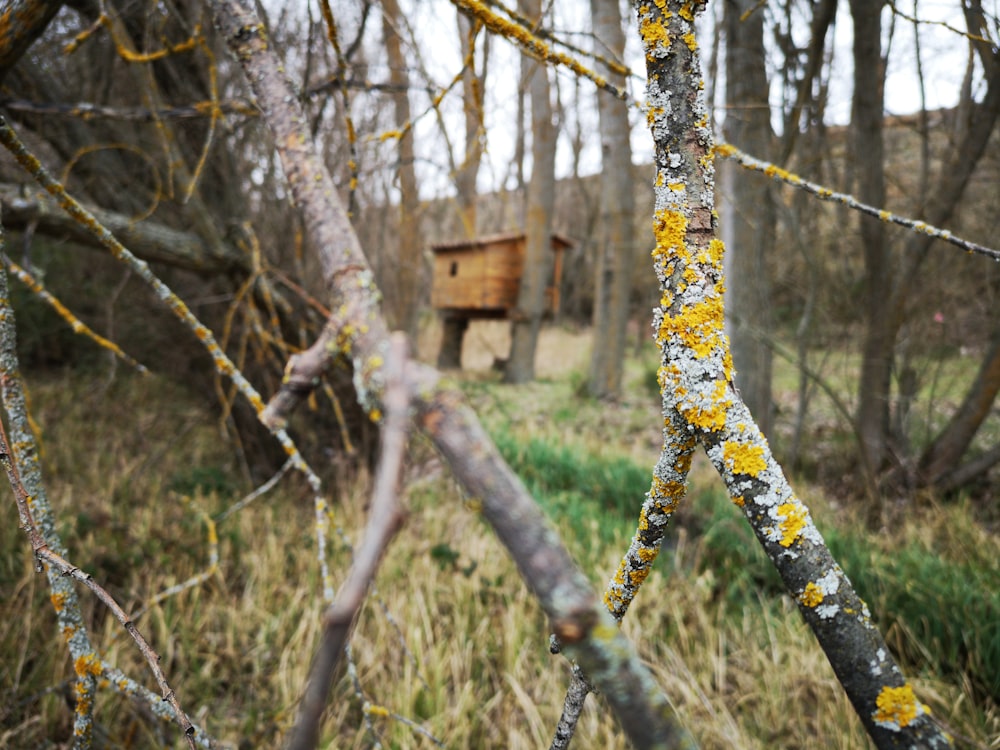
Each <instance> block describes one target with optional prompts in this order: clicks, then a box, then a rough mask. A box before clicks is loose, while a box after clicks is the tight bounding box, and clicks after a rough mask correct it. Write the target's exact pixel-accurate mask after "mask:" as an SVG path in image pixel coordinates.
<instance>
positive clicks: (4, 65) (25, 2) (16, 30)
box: [0, 0, 63, 81]
mask: <svg viewBox="0 0 1000 750" xmlns="http://www.w3.org/2000/svg"><path fill="white" fill-rule="evenodd" d="M62 6H63V0H9V2H6V3H4V5H3V8H0V81H2V80H3V79H4V77H5V76H6V75H7V71H9V70H10V69H11V68H12V67H14V64H15V63H17V61H18V60H20V59H21V55H23V54H24V53H25V52H26V51H27V49H28V47H30V46H31V43H32V42H34V41H35V40H36V39H37V38H38V37H39V36H41V35H42V32H43V31H45V29H46V28H47V27H48V25H49V21H51V20H52V19H53V18H55V15H56V13H58V12H59V9H60V8H62Z"/></svg>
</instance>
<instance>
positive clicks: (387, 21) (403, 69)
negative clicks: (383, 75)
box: [382, 0, 423, 338]
mask: <svg viewBox="0 0 1000 750" xmlns="http://www.w3.org/2000/svg"><path fill="white" fill-rule="evenodd" d="M401 21H402V18H401V15H400V10H399V3H398V2H397V0H382V30H383V36H384V38H385V51H386V56H387V57H388V60H389V82H390V83H391V84H392V86H393V92H394V93H392V94H391V96H392V105H393V110H394V112H395V115H396V122H397V124H398V127H399V128H400V129H401V131H402V135H401V136H400V138H399V165H398V171H397V174H398V176H399V232H398V234H397V235H396V236H397V245H396V257H395V262H393V263H392V264H391V266H392V271H391V274H392V279H391V282H390V283H386V282H388V281H389V279H383V285H384V288H385V289H386V292H387V294H386V313H387V315H388V317H389V323H390V325H392V326H394V327H395V328H400V329H402V330H405V331H406V332H407V333H408V334H409V335H410V337H411V338H413V337H415V335H416V329H417V307H418V305H419V302H420V299H419V292H420V290H421V289H422V288H423V284H421V283H420V277H421V271H422V263H421V246H422V244H423V243H422V240H421V231H420V215H419V214H420V195H419V193H418V192H417V175H416V171H415V170H414V160H415V155H414V149H413V128H412V127H410V119H411V115H410V95H409V91H408V89H409V84H410V75H409V73H408V72H407V63H406V56H405V55H404V54H403V47H402V44H401V39H400V33H399V29H400V26H401Z"/></svg>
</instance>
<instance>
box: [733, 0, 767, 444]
mask: <svg viewBox="0 0 1000 750" xmlns="http://www.w3.org/2000/svg"><path fill="white" fill-rule="evenodd" d="M756 5H757V3H756V0H726V3H725V19H724V22H725V29H726V121H725V124H724V126H723V129H724V132H725V135H726V139H727V140H728V141H730V142H731V143H733V144H735V145H737V146H739V147H740V148H742V149H745V150H747V151H749V152H751V153H754V154H762V155H763V158H765V159H770V158H771V150H772V149H771V144H772V133H771V113H770V108H769V106H768V90H769V86H768V80H767V69H766V66H765V50H764V14H763V13H761V12H753V13H749V15H746V17H745V18H744V14H746V13H747V12H748V11H751V10H753V9H754V7H755V6H756ZM720 178H721V179H720V182H721V184H722V188H723V189H722V191H721V193H722V197H723V200H726V199H728V205H727V206H726V210H725V211H723V213H722V215H721V221H722V236H723V241H724V242H725V243H726V246H727V247H728V248H729V252H728V253H727V254H726V260H727V261H728V262H727V268H726V278H727V279H728V283H727V288H726V308H727V313H728V315H727V323H728V330H727V333H728V334H729V337H730V341H731V350H732V354H733V364H734V365H735V367H736V373H737V374H736V385H737V387H738V388H739V389H740V393H741V394H743V400H744V401H745V402H746V405H747V406H748V407H749V408H750V413H751V414H753V415H754V419H756V420H757V424H758V426H759V427H760V429H761V432H763V433H764V434H765V435H768V436H770V435H771V433H772V429H771V428H772V422H773V419H772V411H773V409H772V406H771V367H772V361H771V360H772V353H771V348H770V347H768V346H764V345H762V342H761V336H762V335H764V334H767V333H768V332H770V330H771V327H772V319H773V316H772V314H771V284H770V279H769V278H768V273H767V257H768V253H769V251H770V250H771V249H772V248H773V246H774V232H775V210H774V198H773V193H772V190H771V181H770V180H769V179H768V178H767V177H765V176H764V175H760V174H755V173H751V172H748V171H747V170H743V169H740V167H739V165H737V164H735V163H733V162H731V161H727V162H724V163H723V164H722V165H721V173H720Z"/></svg>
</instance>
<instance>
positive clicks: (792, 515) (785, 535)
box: [778, 502, 806, 547]
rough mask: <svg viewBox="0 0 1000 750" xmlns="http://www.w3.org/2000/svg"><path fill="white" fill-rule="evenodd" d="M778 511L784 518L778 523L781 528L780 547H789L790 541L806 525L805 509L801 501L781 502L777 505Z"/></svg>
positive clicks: (793, 539) (796, 536)
mask: <svg viewBox="0 0 1000 750" xmlns="http://www.w3.org/2000/svg"><path fill="white" fill-rule="evenodd" d="M778 513H779V514H780V515H782V516H784V517H785V518H784V520H783V521H782V522H781V523H780V524H778V528H779V529H781V541H780V542H778V543H779V544H780V545H781V546H782V547H791V546H792V543H793V542H795V540H796V539H798V538H799V534H801V533H802V529H804V528H805V527H806V509H805V506H803V505H802V504H801V503H798V502H795V503H783V504H781V505H779V506H778Z"/></svg>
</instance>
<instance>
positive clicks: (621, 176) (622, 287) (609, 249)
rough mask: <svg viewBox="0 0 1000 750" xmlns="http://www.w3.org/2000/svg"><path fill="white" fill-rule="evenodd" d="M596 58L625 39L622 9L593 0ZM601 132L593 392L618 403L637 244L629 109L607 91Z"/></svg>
mask: <svg viewBox="0 0 1000 750" xmlns="http://www.w3.org/2000/svg"><path fill="white" fill-rule="evenodd" d="M590 8H591V13H592V14H593V17H594V21H593V23H594V36H595V37H596V39H595V44H596V46H597V49H596V50H595V52H596V53H597V54H599V55H603V56H605V57H610V58H611V59H613V60H622V59H624V56H625V34H624V32H623V31H622V18H621V12H620V10H619V8H618V4H617V3H613V2H607V0H590ZM607 77H608V81H609V82H610V83H612V84H614V85H615V86H617V87H619V88H624V87H625V77H624V76H622V75H620V74H618V73H616V72H615V71H611V70H609V71H608V73H607ZM597 111H598V116H599V118H600V128H601V197H600V205H601V226H602V231H601V238H600V245H599V246H598V249H597V264H596V265H597V269H596V274H595V290H594V296H595V299H594V317H593V330H594V342H593V351H592V353H591V357H590V380H589V382H588V391H589V392H590V395H591V396H594V397H595V398H617V397H618V395H619V393H620V391H621V382H622V366H623V362H624V360H625V333H626V328H627V326H628V312H629V289H630V286H631V284H630V281H631V271H632V265H633V256H634V254H635V243H634V239H633V229H632V227H633V222H632V218H633V215H634V214H635V199H634V197H633V196H634V193H633V190H632V147H631V144H630V136H631V128H630V127H629V121H628V105H627V104H626V103H625V102H623V101H621V100H620V99H615V98H613V97H612V96H611V95H610V94H608V93H607V92H606V91H598V92H597Z"/></svg>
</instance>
